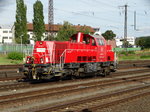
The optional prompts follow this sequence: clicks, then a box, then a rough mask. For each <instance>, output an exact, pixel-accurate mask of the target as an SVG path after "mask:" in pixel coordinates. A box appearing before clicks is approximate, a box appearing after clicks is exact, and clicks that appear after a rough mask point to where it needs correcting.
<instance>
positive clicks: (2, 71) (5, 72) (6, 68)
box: [0, 60, 150, 81]
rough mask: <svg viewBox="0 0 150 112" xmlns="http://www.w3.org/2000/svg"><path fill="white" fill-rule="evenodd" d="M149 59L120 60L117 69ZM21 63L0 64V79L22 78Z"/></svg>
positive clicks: (138, 66)
mask: <svg viewBox="0 0 150 112" xmlns="http://www.w3.org/2000/svg"><path fill="white" fill-rule="evenodd" d="M149 63H150V60H140V61H120V62H119V66H118V69H128V68H140V67H146V66H150V64H149ZM20 67H22V65H0V81H3V80H6V81H7V80H10V78H11V79H12V80H16V78H18V77H19V78H22V77H23V74H21V73H18V68H20Z"/></svg>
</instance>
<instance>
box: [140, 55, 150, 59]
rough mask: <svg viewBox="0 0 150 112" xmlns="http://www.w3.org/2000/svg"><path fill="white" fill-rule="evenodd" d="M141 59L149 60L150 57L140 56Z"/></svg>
mask: <svg viewBox="0 0 150 112" xmlns="http://www.w3.org/2000/svg"><path fill="white" fill-rule="evenodd" d="M140 58H141V59H150V56H149V55H142V56H140Z"/></svg>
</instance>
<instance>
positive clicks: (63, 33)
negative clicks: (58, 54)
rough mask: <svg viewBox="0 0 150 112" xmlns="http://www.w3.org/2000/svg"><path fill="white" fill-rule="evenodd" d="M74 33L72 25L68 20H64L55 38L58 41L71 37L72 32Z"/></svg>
mask: <svg viewBox="0 0 150 112" xmlns="http://www.w3.org/2000/svg"><path fill="white" fill-rule="evenodd" d="M75 33H76V29H75V27H74V26H73V25H71V24H70V23H69V22H66V21H65V22H64V24H63V26H62V27H61V28H60V30H59V31H58V34H57V37H56V40H59V41H66V40H68V39H69V37H71V36H72V35H73V34H75Z"/></svg>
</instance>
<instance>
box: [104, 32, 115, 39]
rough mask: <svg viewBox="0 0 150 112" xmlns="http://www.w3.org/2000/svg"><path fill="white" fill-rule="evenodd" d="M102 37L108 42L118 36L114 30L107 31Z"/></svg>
mask: <svg viewBox="0 0 150 112" xmlns="http://www.w3.org/2000/svg"><path fill="white" fill-rule="evenodd" d="M102 36H103V37H104V38H105V39H106V40H113V39H114V37H116V34H114V32H113V31H112V30H107V31H106V32H105V33H103V34H102Z"/></svg>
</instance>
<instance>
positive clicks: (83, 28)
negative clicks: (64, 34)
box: [79, 26, 90, 34]
mask: <svg viewBox="0 0 150 112" xmlns="http://www.w3.org/2000/svg"><path fill="white" fill-rule="evenodd" d="M79 31H80V32H82V33H84V34H89V33H90V29H89V28H87V27H86V26H80V28H79Z"/></svg>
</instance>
